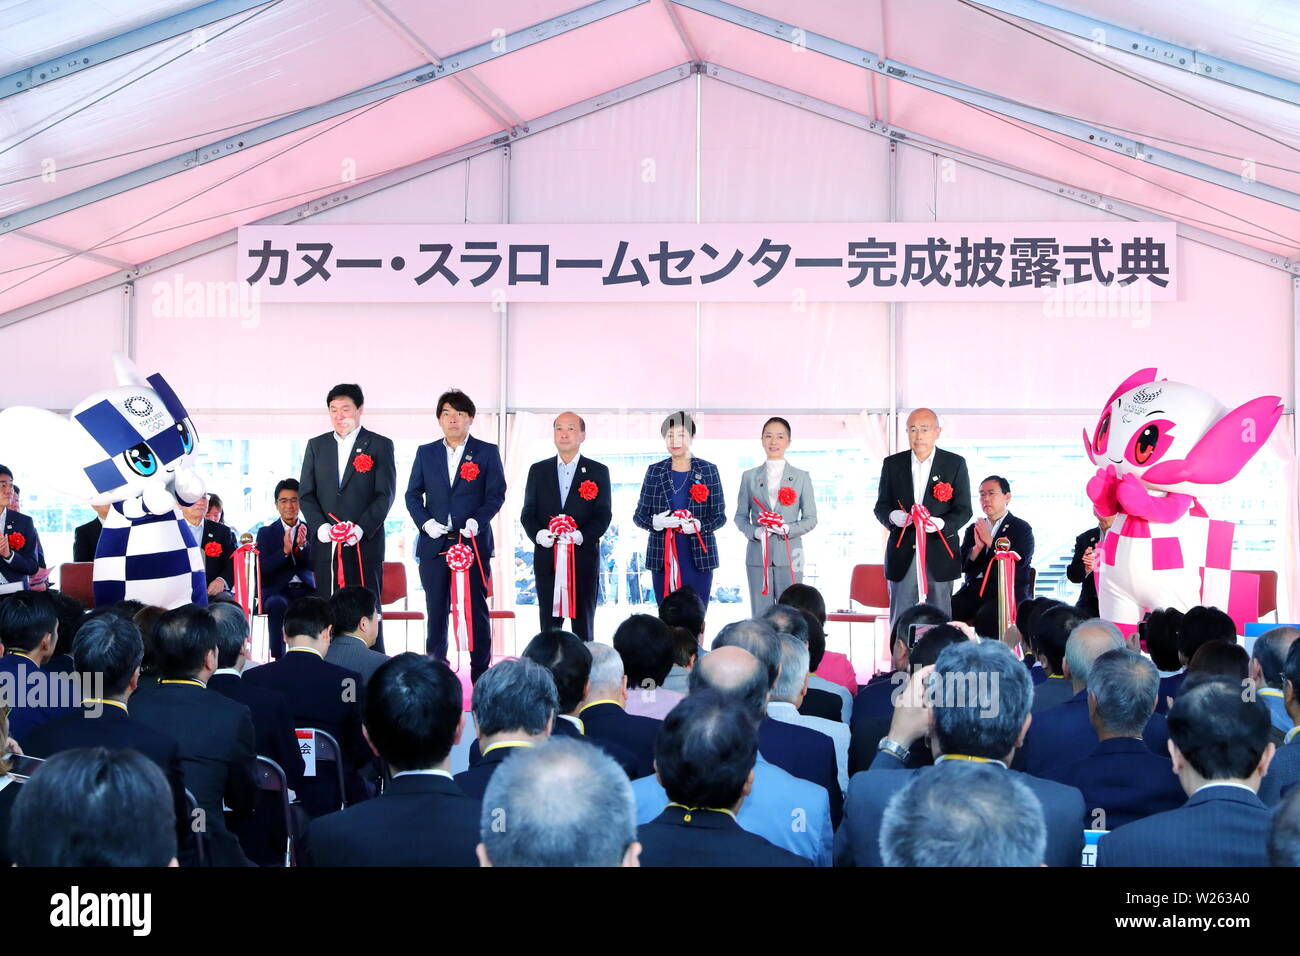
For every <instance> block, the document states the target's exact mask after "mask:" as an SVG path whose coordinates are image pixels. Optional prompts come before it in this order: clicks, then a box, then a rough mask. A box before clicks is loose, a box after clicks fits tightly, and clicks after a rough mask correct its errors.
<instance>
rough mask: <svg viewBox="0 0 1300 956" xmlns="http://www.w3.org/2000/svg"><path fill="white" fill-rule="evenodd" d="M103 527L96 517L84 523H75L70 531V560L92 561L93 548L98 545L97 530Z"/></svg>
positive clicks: (93, 557) (93, 556) (93, 558)
mask: <svg viewBox="0 0 1300 956" xmlns="http://www.w3.org/2000/svg"><path fill="white" fill-rule="evenodd" d="M103 528H104V523H103V522H102V521H100V520H99V518H98V517H96V518H93V519H91V520H90V521H87V522H86V523H85V524H79V525H77V528H76V530H75V531H73V532H72V560H73V561H80V562H85V561H94V560H95V548H96V547H97V546H98V545H99V532H100V531H102V530H103Z"/></svg>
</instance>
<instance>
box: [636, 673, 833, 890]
mask: <svg viewBox="0 0 1300 956" xmlns="http://www.w3.org/2000/svg"><path fill="white" fill-rule="evenodd" d="M757 757H758V728H757V726H756V725H755V723H754V719H753V717H752V715H751V714H750V713H749V712H748V711H746V709H745V706H744V705H743V704H742V703H741V702H740V701H738V700H735V699H734V698H731V697H728V696H724V695H722V694H719V693H716V692H713V691H702V692H700V693H698V694H691V695H690V696H689V697H687V698H686V699H685V700H683V701H682V702H681V703H680V704H678V705H677V706H676V707H674V708H673V709H672V711H671V712H670V713H669V714H668V716H667V717H666V718H664V721H663V731H662V732H661V733H660V734H659V738H658V741H657V743H656V745H655V771H656V775H657V776H658V779H659V782H660V783H661V784H663V788H664V792H665V793H666V795H667V797H668V799H669V801H671V802H670V803H669V804H668V806H667V807H665V808H664V810H663V812H662V813H660V814H659V816H657V817H656V818H655V819H654V820H652V821H650V822H649V823H643V824H642V825H641V826H640V827H638V828H637V840H639V841H640V843H641V865H642V866H810V865H811V863H812V861H810V860H807V859H805V858H804V857H801V856H797V855H795V854H794V853H791V852H790V851H789V850H784V849H782V848H780V847H778V846H776V845H774V844H772V843H769V842H768V841H767V840H765V839H763V838H762V837H761V836H759V835H758V834H756V833H750V832H749V831H748V830H745V829H744V828H742V827H741V825H740V824H739V823H737V822H736V814H737V813H739V812H740V807H741V804H743V803H744V802H745V798H746V797H747V796H749V793H750V791H751V789H752V788H753V786H754V764H755V761H756V759H757Z"/></svg>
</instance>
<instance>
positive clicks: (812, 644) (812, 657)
mask: <svg viewBox="0 0 1300 956" xmlns="http://www.w3.org/2000/svg"><path fill="white" fill-rule="evenodd" d="M799 613H800V614H802V615H803V619H804V620H805V621H807V622H808V673H810V674H816V673H817V668H819V667H821V666H822V660H823V659H824V658H825V657H826V631H825V629H824V628H823V627H822V622H821V621H819V620H817V618H816V617H814V616H813V613H812V612H811V611H808V610H805V609H804V608H800V609H799Z"/></svg>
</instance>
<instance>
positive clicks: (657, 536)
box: [632, 412, 727, 605]
mask: <svg viewBox="0 0 1300 956" xmlns="http://www.w3.org/2000/svg"><path fill="white" fill-rule="evenodd" d="M659 433H660V434H661V435H663V438H664V444H665V445H666V446H667V448H668V454H669V457H668V458H666V459H664V460H663V461H656V462H655V463H654V464H652V465H651V466H650V467H649V468H647V469H646V472H645V481H643V482H642V483H641V497H640V498H639V499H638V501H637V505H636V513H635V514H634V515H633V516H632V520H633V522H634V523H635V524H636V526H637V527H638V528H644V529H645V530H646V531H649V532H650V542H649V546H648V547H647V549H646V564H647V565H649V567H650V576H651V578H652V580H653V581H654V589H655V601H656V602H658V601H662V600H663V599H664V597H665V595H666V593H668V592H670V591H673V590H675V589H676V588H675V585H676V582H675V581H671V580H670V581H669V582H668V583H667V585H665V581H664V572H665V567H664V564H665V562H664V558H665V553H664V552H665V548H664V541H665V538H666V532H668V531H672V533H673V534H672V536H673V550H674V553H675V554H676V556H677V567H678V568H679V569H680V575H681V585H682V586H690V587H691V588H692V589H693V590H694V591H695V593H696V594H698V595H699V596H700V599H701V600H702V601H704V603H705V604H706V605H707V604H708V602H709V595H710V594H711V593H712V591H713V571H714V569H715V568H716V567H717V566H718V544H717V541H716V539H715V538H714V534H713V533H714V532H715V531H717V530H718V529H719V528H721V527H722V526H723V525H724V524H726V522H727V514H726V505H725V503H724V501H723V495H722V481H721V479H720V478H719V477H718V468H717V466H716V465H714V464H712V463H711V462H707V461H704V460H703V459H702V458H695V457H693V456H692V455H691V440H692V439H693V438H694V437H695V420H694V419H693V418H691V416H690V415H688V414H686V412H674V413H673V414H671V415H669V416H668V417H667V418H665V419H664V422H663V424H662V425H661V426H660V427H659ZM677 511H688V512H690V517H689V518H683V517H681V516H679V515H676V514H674V512H677ZM665 587H667V591H665Z"/></svg>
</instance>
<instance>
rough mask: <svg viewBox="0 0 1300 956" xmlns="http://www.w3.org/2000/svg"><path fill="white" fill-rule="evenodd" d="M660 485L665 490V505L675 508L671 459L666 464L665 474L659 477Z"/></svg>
mask: <svg viewBox="0 0 1300 956" xmlns="http://www.w3.org/2000/svg"><path fill="white" fill-rule="evenodd" d="M659 483H660V485H661V486H662V488H663V493H664V504H665V505H667V506H668V507H669V508H671V507H672V506H673V462H672V459H671V458H670V459H668V461H667V462H665V463H664V473H663V474H662V475H660V476H659Z"/></svg>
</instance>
